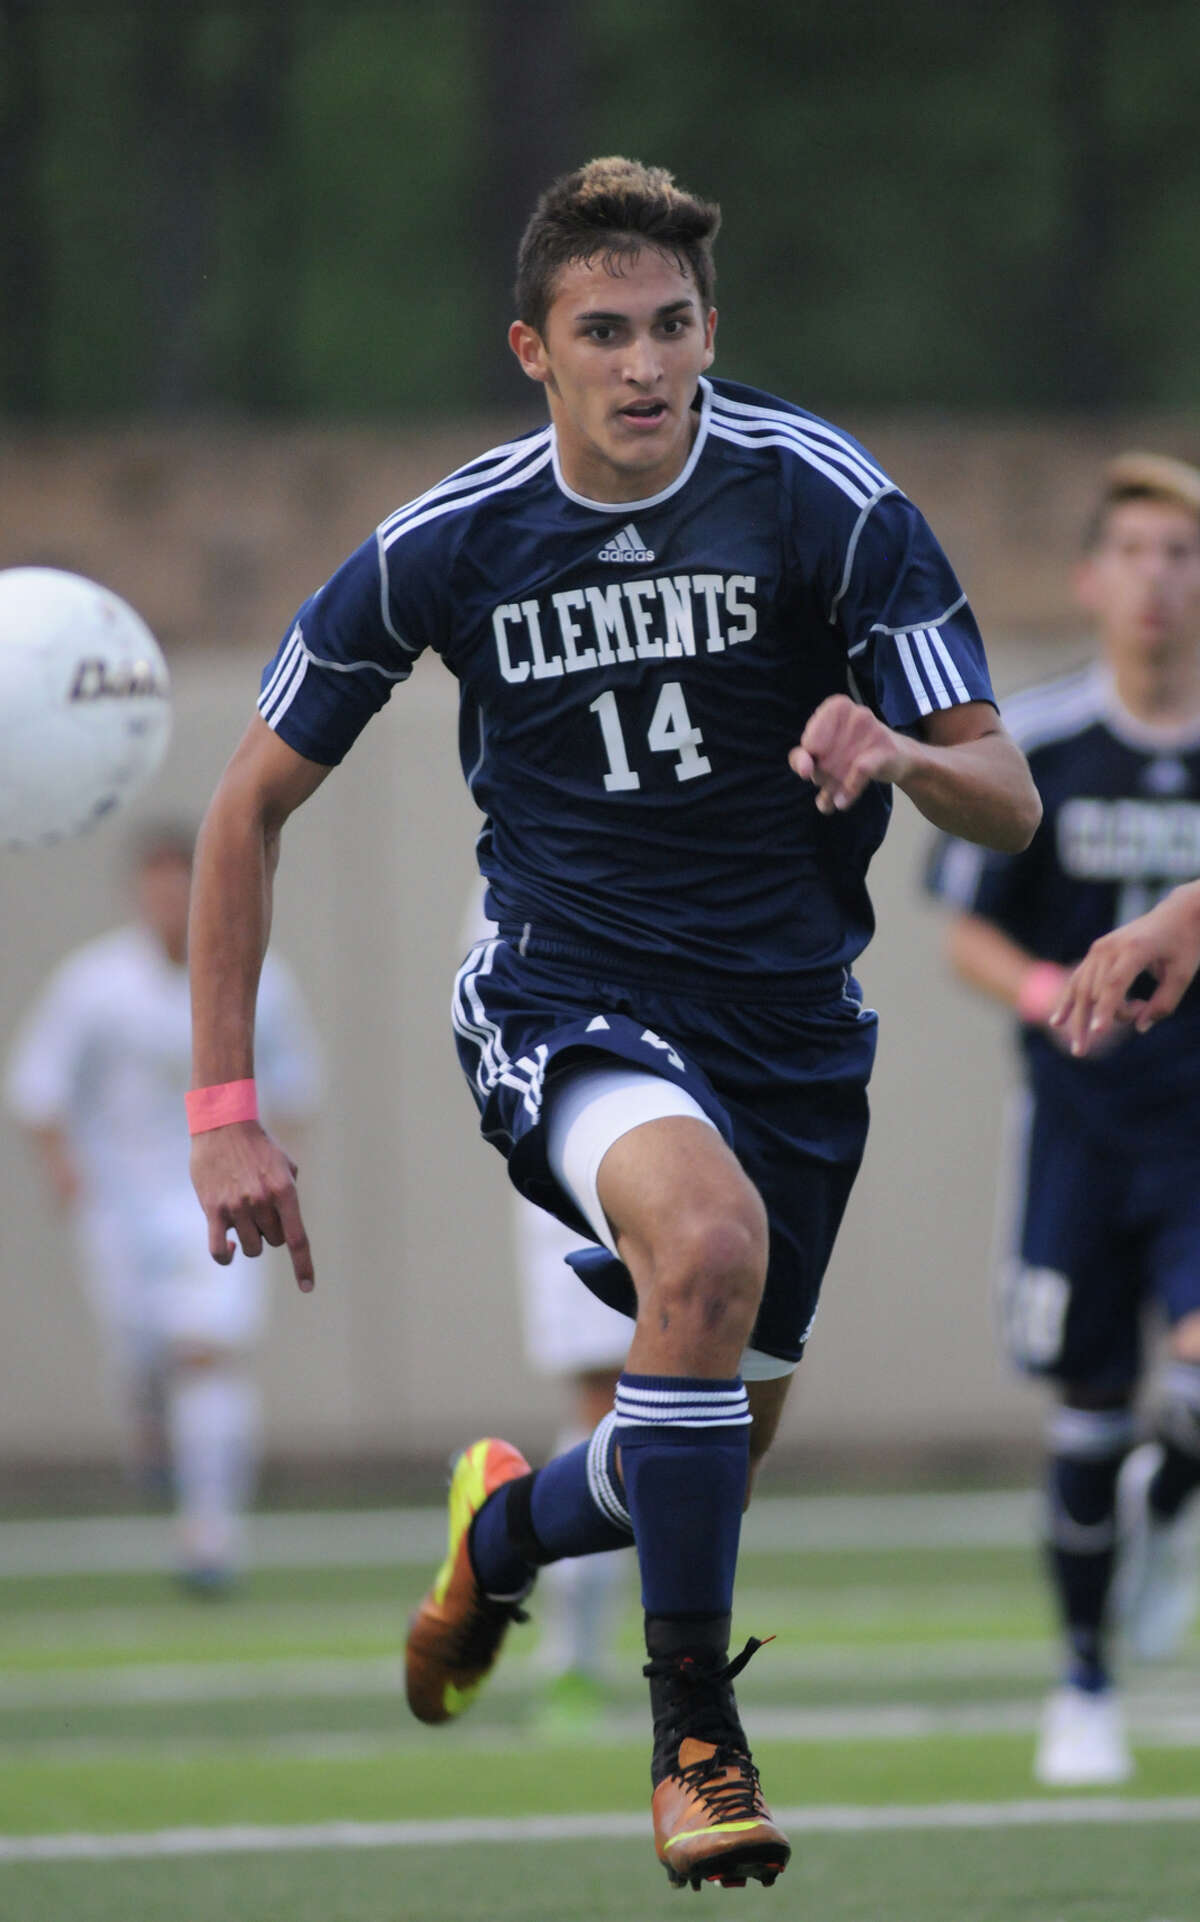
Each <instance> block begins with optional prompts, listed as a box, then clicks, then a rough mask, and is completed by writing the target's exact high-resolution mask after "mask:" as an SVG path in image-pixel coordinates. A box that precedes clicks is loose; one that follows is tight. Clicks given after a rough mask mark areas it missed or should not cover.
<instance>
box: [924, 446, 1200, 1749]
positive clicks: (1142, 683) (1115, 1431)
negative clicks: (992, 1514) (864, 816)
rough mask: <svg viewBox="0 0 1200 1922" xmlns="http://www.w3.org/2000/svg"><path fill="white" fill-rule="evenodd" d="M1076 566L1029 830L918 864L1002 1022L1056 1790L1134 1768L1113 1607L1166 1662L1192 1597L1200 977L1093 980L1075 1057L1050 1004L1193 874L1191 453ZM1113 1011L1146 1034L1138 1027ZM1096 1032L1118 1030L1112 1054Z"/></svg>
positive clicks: (1198, 844) (1132, 941) (1047, 688)
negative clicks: (1053, 1613) (1147, 1369)
mask: <svg viewBox="0 0 1200 1922" xmlns="http://www.w3.org/2000/svg"><path fill="white" fill-rule="evenodd" d="M1077 585H1078V591H1079V594H1080V596H1081V599H1082V602H1083V605H1084V606H1085V607H1086V608H1087V609H1088V611H1089V613H1090V614H1091V616H1092V619H1093V620H1094V622H1095V625H1096V630H1097V634H1098V639H1099V658H1098V659H1097V660H1096V661H1095V662H1094V664H1092V665H1090V666H1088V667H1085V668H1084V669H1083V670H1082V671H1078V672H1075V673H1072V674H1069V675H1067V676H1066V677H1064V678H1062V679H1059V680H1055V681H1051V682H1049V683H1048V684H1046V685H1044V686H1041V687H1037V688H1034V689H1032V690H1031V691H1029V692H1027V693H1025V694H1023V695H1019V696H1017V697H1016V698H1015V699H1014V700H1013V701H1012V703H1011V704H1010V705H1008V706H1006V709H1005V718H1006V719H1007V721H1008V723H1009V726H1010V727H1011V729H1012V732H1013V734H1014V736H1015V738H1016V739H1017V740H1018V741H1019V742H1020V743H1021V744H1022V746H1023V747H1024V748H1025V751H1026V753H1027V754H1028V756H1029V759H1030V764H1031V766H1032V768H1033V771H1034V776H1035V778H1036V780H1037V782H1038V785H1039V788H1040V790H1041V795H1042V802H1043V806H1044V809H1045V812H1044V816H1043V821H1042V826H1041V828H1040V830H1039V832H1038V833H1037V835H1036V836H1035V838H1034V840H1033V843H1032V845H1031V846H1030V847H1029V848H1028V849H1027V850H1026V851H1025V852H1024V853H1022V854H1016V855H1014V854H1006V855H995V854H992V855H986V856H985V855H983V854H981V853H980V852H979V851H978V850H977V849H974V848H969V847H966V846H965V845H963V844H962V843H959V842H952V841H949V842H944V843H943V844H942V845H941V847H940V849H938V850H937V851H936V853H935V863H934V868H933V877H932V878H933V885H934V887H935V889H936V890H937V891H938V892H939V893H940V894H941V895H943V897H944V898H946V899H947V900H949V901H951V902H953V903H954V904H955V906H956V907H957V908H958V909H959V910H960V913H959V915H958V916H957V918H956V919H955V920H954V922H953V924H952V926H951V928H950V933H949V944H950V954H951V958H952V961H953V964H954V966H955V967H956V968H957V969H958V971H959V973H960V974H962V976H963V977H964V978H965V979H966V980H968V981H970V982H971V983H972V984H973V985H974V986H976V987H978V988H981V989H982V990H984V991H985V992H986V993H989V994H991V995H994V996H995V997H997V998H998V999H999V1000H1000V1001H1002V1002H1004V1003H1005V1004H1006V1005H1007V1006H1009V1007H1011V1008H1012V1009H1013V1011H1014V1012H1015V1014H1016V1015H1017V1018H1018V1020H1019V1022H1020V1024H1021V1029H1020V1032H1021V1044H1022V1049H1023V1053H1024V1057H1025V1066H1026V1071H1027V1076H1028V1084H1029V1098H1028V1105H1027V1110H1026V1113H1025V1118H1024V1126H1023V1130H1022V1164H1021V1170H1020V1174H1019V1177H1018V1182H1019V1186H1020V1188H1021V1189H1022V1191H1023V1192H1022V1207H1021V1217H1020V1220H1019V1223H1018V1224H1017V1225H1016V1228H1015V1232H1014V1236H1013V1243H1012V1247H1011V1250H1010V1251H1009V1254H1008V1257H1007V1259H1006V1262H1005V1266H1004V1271H1003V1275H1002V1278H1001V1279H1002V1311H1003V1323H1004V1327H1005V1331H1006V1337H1007V1342H1008V1346H1009V1348H1010V1350H1011V1353H1012V1355H1013V1358H1014V1359H1015V1361H1016V1362H1017V1364H1018V1365H1019V1366H1020V1367H1021V1368H1023V1369H1026V1370H1028V1371H1030V1372H1031V1373H1033V1374H1036V1375H1041V1376H1044V1377H1045V1378H1046V1379H1047V1380H1048V1381H1050V1382H1052V1383H1053V1384H1054V1386H1055V1389H1056V1392H1057V1398H1058V1399H1057V1407H1056V1409H1055V1411H1054V1413H1053V1415H1052V1418H1051V1421H1050V1427H1049V1455H1050V1459H1049V1468H1048V1482H1049V1502H1048V1517H1049V1522H1048V1532H1049V1542H1048V1549H1049V1569H1050V1574H1051V1578H1052V1581H1053V1584H1054V1589H1055V1593H1056V1597H1057V1602H1058V1608H1059V1612H1060V1615H1061V1619H1062V1624H1063V1630H1064V1635H1065V1641H1066V1656H1065V1673H1064V1677H1063V1683H1062V1686H1061V1687H1060V1688H1058V1689H1056V1690H1055V1691H1054V1693H1053V1694H1052V1695H1051V1697H1050V1699H1049V1701H1048V1703H1047V1707H1046V1714H1045V1717H1044V1721H1043V1727H1042V1734H1041V1739H1040V1743H1039V1747H1038V1752H1037V1758H1036V1763H1035V1770H1036V1773H1037V1775H1038V1777H1039V1778H1040V1779H1041V1780H1042V1781H1044V1782H1047V1783H1054V1784H1064V1785H1067V1784H1084V1783H1090V1782H1113V1781H1120V1780H1122V1779H1123V1778H1124V1777H1125V1776H1126V1775H1128V1773H1129V1771H1130V1768H1131V1762H1130V1757H1129V1752H1128V1748H1127V1745H1126V1740H1125V1736H1124V1732H1123V1728H1122V1724H1121V1717H1120V1714H1119V1708H1118V1704H1117V1700H1116V1697H1115V1695H1114V1691H1113V1686H1112V1674H1111V1664H1110V1652H1109V1648H1108V1642H1107V1638H1106V1627H1107V1619H1108V1615H1109V1614H1110V1613H1115V1614H1116V1615H1118V1616H1121V1617H1123V1618H1124V1623H1125V1628H1126V1632H1127V1637H1128V1641H1129V1645H1130V1648H1131V1650H1132V1651H1133V1652H1135V1653H1138V1654H1141V1655H1142V1656H1144V1657H1148V1658H1149V1657H1162V1656H1166V1655H1168V1654H1169V1653H1171V1651H1172V1650H1173V1649H1174V1648H1176V1647H1177V1646H1178V1643H1179V1641H1180V1639H1181V1637H1182V1635H1183V1633H1184V1631H1185V1630H1186V1627H1187V1625H1188V1622H1189V1620H1190V1617H1191V1613H1192V1610H1193V1608H1194V1603H1195V1569H1194V1562H1193V1558H1192V1554H1191V1543H1190V1540H1189V1534H1190V1531H1189V1524H1188V1518H1187V1516H1186V1512H1185V1511H1186V1507H1187V1504H1188V1501H1189V1499H1190V1498H1191V1497H1192V1495H1193V1494H1194V1492H1195V1489H1196V1487H1197V1485H1198V1484H1200V996H1198V995H1196V994H1195V993H1193V994H1191V995H1189V996H1188V997H1187V998H1186V999H1185V1000H1184V1001H1183V1003H1182V1005H1181V1007H1180V1010H1179V1013H1178V1014H1177V1016H1176V1018H1175V1020H1174V1022H1173V1023H1172V1024H1171V1025H1170V1026H1169V1027H1168V1028H1165V1029H1162V1030H1158V1031H1153V1032H1151V1031H1149V1030H1151V1029H1153V1025H1154V1024H1153V1019H1150V1020H1149V1021H1148V1020H1147V1019H1146V1018H1145V1014H1142V1015H1141V1016H1139V1009H1144V1010H1145V1012H1146V1013H1148V1012H1149V1009H1150V1008H1151V1007H1153V1006H1154V1001H1153V1000H1151V1001H1147V1000H1146V997H1145V996H1138V997H1137V999H1136V1001H1135V1002H1134V1003H1131V1004H1130V1006H1129V1008H1128V1009H1127V1010H1124V1011H1122V1020H1123V1022H1124V1025H1123V1026H1122V1025H1120V1024H1118V1025H1117V1026H1116V1027H1115V1028H1114V1027H1113V1026H1112V1025H1111V1017H1112V1016H1113V1014H1114V1013H1116V1012H1117V1010H1116V1008H1114V1006H1113V1002H1112V999H1111V998H1109V999H1106V1000H1105V1002H1104V1009H1105V1016H1104V1019H1103V1021H1102V1023H1101V1027H1100V1028H1097V1029H1096V1030H1095V1031H1093V1032H1092V1033H1091V1035H1090V1037H1089V1035H1088V1033H1087V1030H1086V1029H1085V1030H1083V1031H1082V1032H1080V1031H1077V1032H1076V1033H1075V1036H1074V1039H1075V1040H1076V1041H1077V1043H1078V1044H1079V1047H1078V1051H1077V1052H1074V1053H1073V1052H1072V1049H1071V1046H1070V1040H1071V1037H1070V1036H1069V1035H1068V1034H1067V1033H1066V1031H1065V1030H1064V1029H1063V1028H1062V1027H1061V1026H1059V1027H1056V1026H1055V1025H1054V1021H1053V1016H1054V1011H1055V1009H1056V1006H1057V1004H1058V1003H1059V1001H1060V998H1062V997H1063V990H1064V986H1065V984H1066V982H1067V978H1068V970H1069V966H1070V964H1072V963H1074V962H1075V961H1076V960H1077V959H1078V958H1079V956H1081V955H1082V954H1084V953H1085V951H1086V950H1087V948H1088V946H1089V943H1091V942H1093V941H1094V940H1096V939H1097V938H1098V937H1100V948H1099V951H1098V952H1099V954H1100V955H1101V956H1102V955H1103V953H1104V951H1105V949H1106V947H1109V946H1111V947H1113V948H1115V950H1116V951H1117V952H1118V953H1122V954H1125V953H1129V952H1130V951H1131V950H1132V954H1133V956H1134V957H1135V959H1136V965H1135V966H1134V967H1133V968H1132V970H1130V969H1128V968H1127V969H1126V970H1125V972H1124V974H1123V977H1122V979H1121V992H1122V994H1123V993H1124V989H1125V987H1126V986H1127V985H1129V984H1131V983H1132V982H1133V980H1134V977H1135V976H1136V974H1137V973H1138V971H1139V969H1140V967H1142V966H1143V965H1147V964H1148V965H1150V966H1151V967H1157V965H1158V964H1157V961H1156V958H1155V957H1156V954H1157V947H1156V941H1157V939H1158V930H1159V928H1160V926H1161V921H1162V917H1163V915H1164V909H1165V910H1166V911H1167V913H1168V914H1173V913H1175V912H1177V909H1176V910H1170V909H1169V908H1167V904H1166V903H1164V905H1163V907H1162V908H1158V909H1155V910H1153V911H1152V912H1151V914H1150V915H1149V916H1148V918H1147V922H1146V923H1145V924H1143V927H1144V929H1148V930H1149V937H1150V945H1149V946H1146V945H1145V935H1144V933H1143V934H1142V935H1139V936H1134V934H1133V932H1132V931H1131V930H1126V931H1125V933H1124V934H1122V933H1115V934H1114V933H1109V932H1108V930H1111V929H1114V928H1118V929H1119V928H1120V926H1121V924H1122V923H1123V922H1125V921H1127V920H1129V918H1130V917H1131V916H1134V915H1138V914H1139V913H1140V912H1141V911H1143V910H1145V909H1146V908H1147V906H1148V904H1149V903H1151V902H1153V901H1154V900H1155V899H1156V898H1157V897H1158V896H1159V895H1161V894H1163V893H1164V892H1165V890H1167V889H1169V888H1170V887H1171V886H1172V885H1173V884H1174V883H1177V882H1179V881H1182V880H1185V879H1189V878H1190V877H1192V876H1195V875H1200V472H1197V471H1196V469H1194V468H1192V467H1189V466H1187V465H1185V464H1184V463H1182V462H1180V461H1175V460H1171V459H1167V458H1165V457H1163V456H1158V455H1149V454H1126V455H1123V456H1122V457H1121V458H1120V459H1117V460H1114V461H1113V462H1112V464H1111V465H1110V466H1109V467H1108V468H1107V470H1106V472H1105V475H1104V479H1103V485H1102V488H1101V491H1100V498H1099V501H1098V504H1097V507H1096V510H1095V513H1094V516H1093V519H1092V523H1091V526H1090V528H1089V530H1088V533H1087V539H1086V547H1085V553H1084V556H1083V560H1082V563H1081V565H1080V568H1079V572H1078V579H1077ZM1194 892H1195V890H1184V894H1185V895H1188V894H1191V895H1194ZM1088 967H1091V972H1090V973H1089V972H1088ZM1085 976H1086V978H1087V979H1088V980H1095V979H1096V978H1097V977H1096V969H1095V966H1093V965H1092V964H1086V965H1085ZM1172 991H1173V990H1172ZM1083 1005H1087V1004H1086V1001H1085V1003H1084V1004H1083ZM1066 1006H1067V1008H1068V1010H1069V1009H1070V1007H1071V1006H1072V1002H1071V1000H1070V998H1069V997H1068V998H1067V1000H1066ZM1161 1007H1162V1003H1160V1004H1159V1008H1161ZM1159 1008H1156V1009H1155V1013H1157V1012H1158V1011H1159ZM1131 1016H1132V1020H1133V1023H1134V1024H1140V1025H1141V1026H1142V1027H1143V1028H1146V1029H1147V1030H1148V1031H1147V1032H1145V1033H1141V1034H1137V1033H1134V1032H1133V1026H1132V1025H1131V1024H1130V1017H1131ZM1087 1021H1088V1024H1089V1026H1090V1021H1091V1015H1090V1013H1089V1014H1088V1016H1087ZM1101 1029H1103V1036H1102V1034H1101ZM1102 1038H1103V1039H1105V1040H1107V1041H1109V1042H1111V1041H1118V1040H1121V1039H1122V1038H1124V1042H1125V1045H1123V1046H1120V1047H1115V1048H1112V1047H1110V1048H1109V1050H1108V1051H1107V1052H1105V1051H1104V1049H1102V1048H1098V1047H1097V1046H1096V1043H1097V1042H1099V1041H1100V1040H1101V1039H1102ZM1089 1047H1090V1048H1091V1053H1090V1055H1088V1048H1089ZM1085 1055H1087V1056H1088V1058H1083V1057H1084V1056H1085ZM1148 1304H1153V1305H1154V1306H1155V1307H1156V1308H1157V1309H1158V1311H1159V1312H1160V1315H1161V1317H1162V1318H1163V1319H1164V1320H1165V1322H1166V1324H1167V1328H1168V1331H1169V1333H1168V1360H1167V1364H1166V1368H1165V1371H1164V1374H1163V1379H1162V1387H1161V1392H1162V1400H1161V1405H1160V1407H1159V1411H1158V1417H1157V1423H1156V1432H1155V1437H1154V1439H1153V1440H1151V1441H1147V1442H1145V1443H1143V1444H1142V1445H1141V1446H1139V1447H1137V1448H1134V1449H1133V1450H1132V1452H1130V1450H1131V1445H1132V1443H1133V1441H1134V1437H1135V1432H1136V1431H1135V1424H1134V1413H1133V1400H1134V1395H1135V1392H1136V1390H1137V1388H1138V1384H1139V1379H1140V1376H1141V1373H1142V1353H1141V1340H1140V1332H1141V1323H1142V1317H1143V1311H1144V1309H1145V1307H1146V1306H1147V1305H1148ZM1126 1457H1128V1459H1126ZM1122 1463H1124V1466H1122ZM1114 1577H1115V1582H1114Z"/></svg>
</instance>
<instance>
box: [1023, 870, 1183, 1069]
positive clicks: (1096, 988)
mask: <svg viewBox="0 0 1200 1922" xmlns="http://www.w3.org/2000/svg"><path fill="white" fill-rule="evenodd" d="M1198 967H1200V881H1189V882H1188V883H1187V885H1186V886H1185V887H1181V888H1176V889H1175V890H1174V891H1173V892H1172V893H1171V894H1168V895H1167V896H1166V898H1165V899H1164V900H1162V901H1160V902H1158V904H1157V906H1155V907H1153V908H1151V909H1150V911H1149V913H1148V914H1141V915H1139V916H1138V918H1137V920H1136V921H1129V922H1127V923H1126V925H1125V926H1124V927H1122V928H1114V929H1113V931H1112V933H1111V934H1105V935H1102V936H1101V938H1100V939H1099V940H1098V941H1094V942H1093V943H1092V945H1091V947H1090V948H1089V949H1088V952H1087V954H1086V955H1085V956H1084V958H1083V960H1082V961H1081V962H1080V964H1079V966H1078V967H1077V968H1076V969H1075V972H1074V973H1073V974H1072V975H1071V977H1070V979H1069V980H1068V981H1067V983H1066V986H1065V989H1064V991H1063V993H1062V995H1061V997H1060V999H1059V1002H1058V1006H1057V1007H1056V1008H1055V1010H1054V1012H1053V1014H1052V1016H1051V1020H1052V1023H1053V1025H1054V1027H1055V1028H1056V1029H1058V1030H1059V1031H1060V1033H1061V1034H1062V1035H1063V1037H1064V1038H1065V1039H1066V1040H1068V1041H1069V1043H1070V1047H1071V1052H1072V1054H1077V1055H1085V1054H1090V1053H1092V1052H1094V1051H1095V1050H1096V1049H1097V1048H1098V1047H1100V1046H1101V1045H1102V1044H1103V1042H1104V1041H1105V1039H1106V1038H1107V1037H1108V1036H1110V1035H1111V1034H1112V1033H1113V1032H1114V1030H1115V1029H1117V1028H1120V1027H1122V1026H1131V1027H1133V1028H1135V1029H1136V1030H1137V1032H1138V1033H1139V1034H1145V1033H1147V1032H1148V1031H1149V1029H1151V1028H1152V1027H1154V1026H1155V1025H1156V1023H1157V1022H1159V1021H1161V1020H1162V1019H1163V1017H1164V1015H1168V1014H1173V1013H1174V1012H1175V1009H1176V1008H1177V1007H1178V1006H1179V1003H1180V1002H1181V1001H1182V999H1183V997H1184V995H1185V993H1186V992H1187V990H1188V988H1189V987H1190V986H1191V983H1192V980H1193V979H1194V977H1195V974H1196V970H1197V968H1198ZM1141 974H1148V975H1151V976H1152V977H1153V979H1154V981H1155V984H1156V985H1155V988H1154V991H1153V993H1152V994H1150V995H1149V996H1144V997H1141V998H1138V999H1132V998H1131V997H1130V991H1131V989H1132V988H1133V985H1134V983H1135V982H1136V980H1137V978H1138V976H1139V975H1141Z"/></svg>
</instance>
